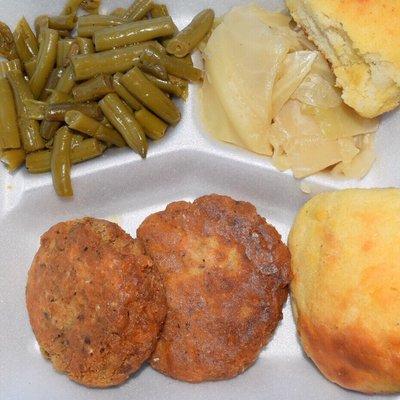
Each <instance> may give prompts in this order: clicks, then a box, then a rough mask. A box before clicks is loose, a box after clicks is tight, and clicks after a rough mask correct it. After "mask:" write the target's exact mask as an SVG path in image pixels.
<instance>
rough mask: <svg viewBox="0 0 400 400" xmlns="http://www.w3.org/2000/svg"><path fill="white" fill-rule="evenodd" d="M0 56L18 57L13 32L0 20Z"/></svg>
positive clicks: (11, 58) (8, 58) (9, 58)
mask: <svg viewBox="0 0 400 400" xmlns="http://www.w3.org/2000/svg"><path fill="white" fill-rule="evenodd" d="M0 56H3V57H5V58H7V60H14V59H16V58H18V53H17V48H16V47H15V42H14V37H13V34H12V32H11V30H10V28H9V27H8V25H6V24H5V23H4V22H0Z"/></svg>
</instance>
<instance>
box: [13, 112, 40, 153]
mask: <svg viewBox="0 0 400 400" xmlns="http://www.w3.org/2000/svg"><path fill="white" fill-rule="evenodd" d="M18 127H19V131H20V134H21V138H22V146H23V148H24V150H25V152H27V153H31V152H32V151H36V150H40V149H43V148H44V142H43V139H42V137H41V136H40V128H39V123H38V121H35V120H34V119H31V118H24V117H21V118H18Z"/></svg>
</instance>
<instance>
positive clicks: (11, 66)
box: [0, 58, 22, 78]
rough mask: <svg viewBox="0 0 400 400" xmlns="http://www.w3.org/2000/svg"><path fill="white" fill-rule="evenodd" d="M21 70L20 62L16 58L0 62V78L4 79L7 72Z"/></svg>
mask: <svg viewBox="0 0 400 400" xmlns="http://www.w3.org/2000/svg"><path fill="white" fill-rule="evenodd" d="M14 70H19V71H21V70H22V66H21V61H20V60H19V59H18V58H16V59H15V60H9V61H0V78H5V77H6V76H7V72H8V71H14Z"/></svg>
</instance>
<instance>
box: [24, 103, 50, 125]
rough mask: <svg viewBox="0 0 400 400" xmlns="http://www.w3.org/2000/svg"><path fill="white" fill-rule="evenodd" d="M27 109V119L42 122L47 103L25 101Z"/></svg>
mask: <svg viewBox="0 0 400 400" xmlns="http://www.w3.org/2000/svg"><path fill="white" fill-rule="evenodd" d="M24 103H25V106H26V109H27V117H28V118H31V119H36V120H41V119H44V114H45V113H46V108H47V103H45V102H44V101H38V100H32V99H27V100H25V101H24Z"/></svg>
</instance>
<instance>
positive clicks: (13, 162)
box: [1, 149, 25, 172]
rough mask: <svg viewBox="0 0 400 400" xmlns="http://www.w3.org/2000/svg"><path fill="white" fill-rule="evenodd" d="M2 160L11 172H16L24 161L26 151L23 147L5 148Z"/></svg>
mask: <svg viewBox="0 0 400 400" xmlns="http://www.w3.org/2000/svg"><path fill="white" fill-rule="evenodd" d="M1 161H2V162H3V163H4V164H6V166H7V169H8V170H9V171H10V172H14V171H15V170H16V169H18V168H19V167H20V166H21V165H22V164H23V163H24V161H25V152H24V150H22V149H13V150H5V151H3V152H2V154H1Z"/></svg>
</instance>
